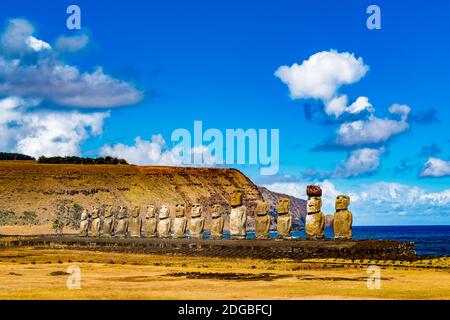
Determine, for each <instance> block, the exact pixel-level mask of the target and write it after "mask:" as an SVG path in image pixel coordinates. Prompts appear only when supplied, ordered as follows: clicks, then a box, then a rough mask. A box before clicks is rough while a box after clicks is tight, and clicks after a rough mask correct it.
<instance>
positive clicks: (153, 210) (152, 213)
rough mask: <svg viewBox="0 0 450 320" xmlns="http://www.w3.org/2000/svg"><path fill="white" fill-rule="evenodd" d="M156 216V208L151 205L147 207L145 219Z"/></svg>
mask: <svg viewBox="0 0 450 320" xmlns="http://www.w3.org/2000/svg"><path fill="white" fill-rule="evenodd" d="M155 216H156V208H155V206H154V205H153V204H150V205H148V206H147V212H146V213H145V218H146V219H151V218H154V217H155Z"/></svg>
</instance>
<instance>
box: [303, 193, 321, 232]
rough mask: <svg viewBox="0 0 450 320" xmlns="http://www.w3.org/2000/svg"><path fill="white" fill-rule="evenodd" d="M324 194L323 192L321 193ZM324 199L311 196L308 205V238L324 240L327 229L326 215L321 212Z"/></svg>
mask: <svg viewBox="0 0 450 320" xmlns="http://www.w3.org/2000/svg"><path fill="white" fill-rule="evenodd" d="M320 194H322V192H320ZM321 207H322V198H321V197H316V196H309V197H308V201H307V203H306V212H307V214H306V223H305V224H306V226H305V229H306V238H307V239H323V237H324V227H325V215H324V214H323V212H322V211H321Z"/></svg>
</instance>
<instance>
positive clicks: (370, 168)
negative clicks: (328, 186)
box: [334, 148, 384, 178]
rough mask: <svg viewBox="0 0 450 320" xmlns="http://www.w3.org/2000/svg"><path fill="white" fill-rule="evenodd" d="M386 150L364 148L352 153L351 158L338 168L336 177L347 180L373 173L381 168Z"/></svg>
mask: <svg viewBox="0 0 450 320" xmlns="http://www.w3.org/2000/svg"><path fill="white" fill-rule="evenodd" d="M383 153H384V148H381V149H370V148H363V149H357V150H353V151H351V152H350V154H349V157H348V158H347V159H346V160H345V161H343V163H342V165H341V166H338V167H337V168H336V171H335V173H334V177H339V178H347V177H356V176H360V175H363V174H368V173H373V172H374V171H376V170H378V168H379V167H380V156H381V155H382V154H383Z"/></svg>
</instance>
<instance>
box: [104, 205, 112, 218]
mask: <svg viewBox="0 0 450 320" xmlns="http://www.w3.org/2000/svg"><path fill="white" fill-rule="evenodd" d="M112 215H113V211H112V206H111V205H107V206H106V207H105V218H109V217H111V216H112Z"/></svg>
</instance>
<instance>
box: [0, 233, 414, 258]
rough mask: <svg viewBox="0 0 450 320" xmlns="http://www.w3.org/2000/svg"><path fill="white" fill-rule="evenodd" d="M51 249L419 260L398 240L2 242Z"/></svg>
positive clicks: (52, 239)
mask: <svg viewBox="0 0 450 320" xmlns="http://www.w3.org/2000/svg"><path fill="white" fill-rule="evenodd" d="M19 246H27V247H50V248H64V249H77V250H92V251H106V252H111V251H118V252H130V253H155V254H176V255H187V256H212V257H230V258H256V259H283V258H287V259H293V260H303V259H311V258H346V259H379V260H415V259H417V255H416V252H415V251H414V243H412V242H401V241H394V240H331V239H326V240H318V241H312V240H304V239H293V240H275V239H270V240H256V239H253V240H228V239H223V240H211V239H195V240H194V239H159V238H92V237H89V238H84V237H78V236H69V235H64V236H28V237H8V238H2V239H0V250H1V248H2V247H19Z"/></svg>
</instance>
